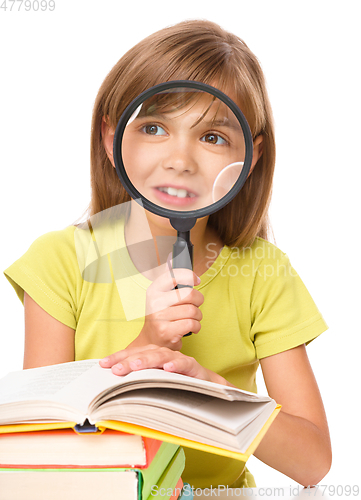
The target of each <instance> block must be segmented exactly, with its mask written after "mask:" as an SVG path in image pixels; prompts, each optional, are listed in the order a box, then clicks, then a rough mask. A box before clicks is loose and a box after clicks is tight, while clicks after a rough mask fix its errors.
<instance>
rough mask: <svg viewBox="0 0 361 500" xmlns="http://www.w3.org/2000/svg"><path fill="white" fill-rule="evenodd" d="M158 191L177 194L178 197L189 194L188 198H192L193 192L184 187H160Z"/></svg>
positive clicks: (172, 194) (184, 196)
mask: <svg viewBox="0 0 361 500" xmlns="http://www.w3.org/2000/svg"><path fill="white" fill-rule="evenodd" d="M158 189H159V191H163V192H164V193H167V194H170V195H171V196H177V197H178V198H186V197H187V196H189V197H190V198H194V197H195V194H193V193H189V192H188V191H187V190H186V189H176V188H172V187H160V188H158Z"/></svg>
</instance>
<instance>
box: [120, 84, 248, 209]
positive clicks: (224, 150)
mask: <svg viewBox="0 0 361 500" xmlns="http://www.w3.org/2000/svg"><path fill="white" fill-rule="evenodd" d="M121 155H122V159H123V165H124V169H125V172H126V174H127V176H128V177H129V180H130V182H131V183H132V184H133V186H134V187H135V188H136V189H137V190H138V192H139V193H140V194H141V195H142V196H143V197H145V198H146V199H148V200H149V201H151V202H153V203H154V204H156V205H158V206H161V207H163V208H165V209H169V210H176V211H191V210H198V209H202V208H205V207H208V206H210V205H212V204H213V203H215V202H217V201H219V200H221V199H222V198H223V197H224V196H225V195H226V194H227V193H228V192H229V191H230V190H231V189H232V187H233V186H234V184H235V182H236V181H237V179H238V178H239V176H240V174H241V172H242V169H243V165H244V161H245V139H244V134H243V131H242V127H241V125H240V123H239V121H238V119H237V117H236V116H235V114H234V113H233V112H232V110H231V109H230V108H229V107H228V106H227V104H226V103H225V102H223V101H221V100H220V99H218V98H217V97H215V96H214V95H212V94H210V93H208V92H206V91H201V90H197V89H192V88H184V87H176V88H170V89H167V90H165V91H162V92H159V93H156V94H153V95H152V96H151V97H148V98H146V99H145V100H144V101H143V102H142V103H141V104H140V105H139V106H138V107H137V109H136V110H135V111H134V113H133V114H132V116H131V117H130V118H129V120H128V122H127V123H126V126H125V129H124V134H123V138H122V143H121Z"/></svg>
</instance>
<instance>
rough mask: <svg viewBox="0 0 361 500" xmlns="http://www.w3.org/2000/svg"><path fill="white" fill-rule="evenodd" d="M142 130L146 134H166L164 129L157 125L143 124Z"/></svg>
mask: <svg viewBox="0 0 361 500" xmlns="http://www.w3.org/2000/svg"><path fill="white" fill-rule="evenodd" d="M142 130H143V132H145V133H146V134H148V135H167V134H166V132H165V130H164V129H162V127H160V126H159V125H153V124H150V125H145V126H144V127H143V129H142Z"/></svg>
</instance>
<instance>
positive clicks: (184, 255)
mask: <svg viewBox="0 0 361 500" xmlns="http://www.w3.org/2000/svg"><path fill="white" fill-rule="evenodd" d="M172 260H173V268H174V269H180V268H182V269H190V270H191V271H193V244H192V242H191V240H190V231H177V240H176V242H175V243H174V245H173V259H172ZM178 288H192V287H191V286H189V285H182V284H179V285H177V286H176V287H175V288H174V290H176V289H178ZM189 335H192V332H189V333H186V334H185V335H183V337H188V336H189Z"/></svg>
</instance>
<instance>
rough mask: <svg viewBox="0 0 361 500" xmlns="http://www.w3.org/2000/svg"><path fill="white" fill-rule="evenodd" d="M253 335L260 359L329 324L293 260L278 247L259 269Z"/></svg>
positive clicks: (302, 340) (304, 339) (313, 335)
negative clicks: (276, 252) (277, 251)
mask: <svg viewBox="0 0 361 500" xmlns="http://www.w3.org/2000/svg"><path fill="white" fill-rule="evenodd" d="M251 317H252V327H251V338H252V340H253V342H254V346H255V349H256V355H257V358H258V359H261V358H265V357H267V356H272V355H274V354H277V353H280V352H283V351H286V350H288V349H292V348H294V347H297V346H299V345H301V344H308V343H309V342H311V341H312V340H313V339H314V338H316V337H317V336H318V335H320V334H321V333H322V332H324V331H325V330H327V328H328V327H327V325H326V323H325V321H324V319H323V317H322V315H321V313H320V312H319V310H318V309H317V307H316V304H315V303H314V301H313V299H312V297H311V295H310V293H309V292H308V290H307V288H306V287H305V285H304V283H303V282H302V280H301V278H300V277H299V276H298V274H297V273H296V271H295V270H294V268H293V267H292V266H291V264H290V261H289V259H288V257H287V255H285V254H284V253H283V252H281V251H279V254H278V255H277V258H275V259H273V260H267V259H266V260H264V261H262V262H261V264H260V265H259V268H258V269H257V273H256V277H255V281H254V286H253V291H252V298H251Z"/></svg>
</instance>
